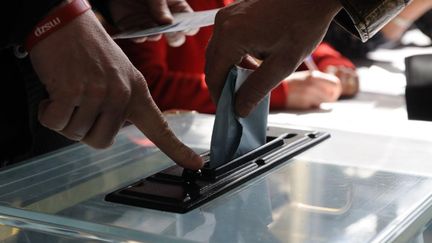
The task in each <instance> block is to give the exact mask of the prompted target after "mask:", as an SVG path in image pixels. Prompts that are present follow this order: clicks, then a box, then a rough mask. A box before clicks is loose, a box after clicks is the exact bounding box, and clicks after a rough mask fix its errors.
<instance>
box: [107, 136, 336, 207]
mask: <svg viewBox="0 0 432 243" xmlns="http://www.w3.org/2000/svg"><path fill="white" fill-rule="evenodd" d="M267 134H268V137H267V140H268V142H267V143H266V144H265V145H263V146H261V147H259V148H257V149H255V150H253V151H251V152H249V153H247V154H245V155H243V156H241V157H238V158H236V159H234V160H232V161H230V162H228V163H225V164H224V165H222V166H219V167H217V168H214V169H210V168H209V167H208V158H209V156H208V155H209V154H208V153H205V154H202V157H203V158H204V160H205V161H207V163H206V165H205V166H204V167H203V169H202V170H201V171H199V172H192V171H188V170H183V168H181V167H179V166H176V165H175V166H172V167H169V168H168V169H165V170H163V171H161V172H159V173H156V174H154V175H152V176H149V177H147V178H144V179H142V180H140V181H138V182H135V183H133V184H131V185H129V186H126V187H124V188H121V189H119V190H116V191H114V192H112V193H110V194H108V195H107V196H106V197H105V200H107V201H109V202H115V203H120V204H126V205H132V206H138V207H143V208H150V209H156V210H162V211H168V212H175V213H186V212H189V211H190V210H192V209H195V208H197V207H199V206H201V205H203V204H204V203H206V202H208V201H210V200H212V199H214V198H216V197H218V196H219V195H221V194H223V193H225V192H227V191H228V190H231V189H232V188H234V187H236V186H239V185H241V184H243V183H244V182H246V181H248V180H250V179H252V178H254V177H257V176H259V175H260V174H262V173H264V172H266V171H268V170H270V169H272V168H274V167H275V166H277V165H279V164H282V163H284V162H287V161H288V160H289V159H291V158H293V157H294V156H295V155H297V154H299V153H301V152H303V151H305V150H307V149H308V148H310V147H312V146H314V145H316V144H318V143H320V142H322V141H323V140H325V139H327V138H329V137H330V134H328V133H325V132H317V131H305V130H294V129H287V128H272V127H270V128H269V130H268V133H267ZM272 135H273V136H272ZM274 135H278V136H277V137H276V136H274Z"/></svg>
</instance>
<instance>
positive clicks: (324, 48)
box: [312, 42, 359, 97]
mask: <svg viewBox="0 0 432 243" xmlns="http://www.w3.org/2000/svg"><path fill="white" fill-rule="evenodd" d="M312 58H313V59H314V61H315V63H316V65H317V67H318V69H319V70H320V71H323V72H325V73H329V74H333V75H335V76H336V77H338V78H339V79H340V82H341V85H342V93H341V96H342V97H352V96H354V95H356V94H357V93H358V91H359V78H358V75H357V72H356V67H355V65H354V64H353V63H352V62H351V61H350V60H349V59H348V58H346V57H344V56H343V55H342V54H341V53H339V52H338V51H336V50H335V49H334V48H333V47H332V46H331V45H330V44H328V43H325V42H322V43H321V44H320V45H319V46H318V47H317V49H316V50H315V52H313V53H312Z"/></svg>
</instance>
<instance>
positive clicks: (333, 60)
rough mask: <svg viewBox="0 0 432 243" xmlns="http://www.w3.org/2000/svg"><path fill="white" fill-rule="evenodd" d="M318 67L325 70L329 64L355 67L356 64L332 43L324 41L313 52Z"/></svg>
mask: <svg viewBox="0 0 432 243" xmlns="http://www.w3.org/2000/svg"><path fill="white" fill-rule="evenodd" d="M312 58H313V60H314V61H315V63H316V65H317V66H318V69H319V70H320V71H323V72H325V71H326V69H327V67H328V66H336V67H337V66H341V67H346V68H351V69H355V66H354V64H353V63H352V62H351V61H350V60H349V59H348V58H346V57H344V56H343V55H342V54H341V53H339V52H338V51H336V50H335V49H334V48H333V47H332V46H331V45H330V44H328V43H326V42H322V43H321V44H320V45H318V47H317V48H316V50H315V51H314V52H313V53H312Z"/></svg>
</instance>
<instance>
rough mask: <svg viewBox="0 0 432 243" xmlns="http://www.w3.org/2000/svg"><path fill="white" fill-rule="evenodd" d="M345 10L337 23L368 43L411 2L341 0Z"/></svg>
mask: <svg viewBox="0 0 432 243" xmlns="http://www.w3.org/2000/svg"><path fill="white" fill-rule="evenodd" d="M340 2H341V4H342V6H343V10H342V11H340V12H339V14H338V15H337V16H336V18H335V19H336V21H337V22H338V23H339V24H340V25H342V26H343V27H344V28H345V29H346V30H348V31H349V32H351V33H352V34H354V35H356V36H358V37H359V38H360V39H361V40H362V41H367V40H368V39H370V38H371V37H372V36H373V35H374V34H376V33H377V32H378V31H379V30H380V29H381V28H382V27H383V26H384V25H385V24H386V23H387V22H389V21H390V20H391V19H392V18H393V17H395V16H396V15H397V14H398V13H399V12H401V11H402V9H403V8H404V7H405V6H407V4H408V3H409V2H410V0H340Z"/></svg>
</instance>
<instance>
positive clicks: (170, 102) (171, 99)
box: [118, 40, 216, 113]
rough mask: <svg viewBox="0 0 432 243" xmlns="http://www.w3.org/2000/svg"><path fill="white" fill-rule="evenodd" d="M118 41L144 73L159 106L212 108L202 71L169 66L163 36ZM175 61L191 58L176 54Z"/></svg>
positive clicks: (207, 111)
mask: <svg viewBox="0 0 432 243" xmlns="http://www.w3.org/2000/svg"><path fill="white" fill-rule="evenodd" d="M118 43H119V45H120V47H121V48H122V49H123V51H124V52H125V53H126V55H127V56H128V57H129V59H130V60H131V61H132V63H133V64H134V65H135V66H136V67H137V69H138V70H140V71H141V72H142V73H143V75H144V77H146V80H147V83H148V86H149V89H150V92H151V94H152V96H153V99H154V100H155V102H156V104H157V105H158V106H159V108H160V109H161V110H169V109H186V110H196V111H198V112H202V113H214V112H215V111H216V107H215V105H214V104H213V102H212V101H211V98H210V95H209V92H208V89H207V86H206V84H205V81H204V74H203V73H186V72H179V71H173V70H169V67H168V64H167V63H168V57H167V56H168V47H167V44H166V42H165V40H160V41H157V42H144V43H133V42H131V41H119V42H118ZM179 48H183V47H179ZM171 61H172V60H171ZM176 61H178V62H190V64H191V65H193V62H194V61H195V60H194V59H193V58H188V57H182V56H179V57H178V60H176Z"/></svg>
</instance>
